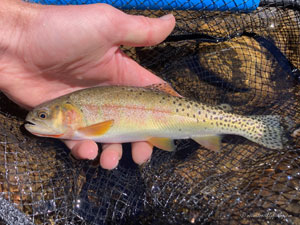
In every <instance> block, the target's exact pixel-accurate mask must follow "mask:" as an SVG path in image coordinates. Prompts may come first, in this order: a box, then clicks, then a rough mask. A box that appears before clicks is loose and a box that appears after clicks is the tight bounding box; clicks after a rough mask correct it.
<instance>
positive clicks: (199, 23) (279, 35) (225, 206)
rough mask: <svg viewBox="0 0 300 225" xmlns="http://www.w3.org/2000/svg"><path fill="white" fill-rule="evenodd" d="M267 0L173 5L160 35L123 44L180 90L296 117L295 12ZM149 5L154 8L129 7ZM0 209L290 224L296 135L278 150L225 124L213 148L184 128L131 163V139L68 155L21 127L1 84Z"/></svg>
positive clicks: (41, 217)
mask: <svg viewBox="0 0 300 225" xmlns="http://www.w3.org/2000/svg"><path fill="white" fill-rule="evenodd" d="M282 5H283V4H280V6H276V4H273V3H272V4H271V3H270V5H267V4H265V5H264V6H262V7H259V8H258V9H257V10H255V11H253V12H251V13H243V12H238V13H235V12H221V11H216V12H208V11H180V10H175V11H172V13H173V14H174V15H175V17H176V19H177V25H176V28H175V30H174V32H173V33H172V35H171V36H170V37H168V39H167V40H166V41H165V42H164V43H162V44H160V45H158V46H155V47H143V48H126V47H123V50H124V51H125V52H126V53H127V54H128V55H129V56H130V57H132V58H133V59H135V60H136V61H137V62H139V63H140V64H141V65H143V66H144V67H146V68H147V69H149V70H151V71H153V72H154V73H155V74H157V75H159V76H160V77H162V78H163V79H165V80H166V81H168V82H169V83H171V84H172V86H173V87H174V88H175V89H176V90H177V91H178V92H179V93H180V94H181V95H183V96H185V97H189V98H191V99H194V100H197V101H201V102H204V103H209V104H213V105H216V104H222V103H228V104H230V105H231V106H232V108H233V111H234V112H235V113H239V114H244V115H270V114H272V115H281V116H282V117H283V118H285V120H286V124H287V126H289V127H290V128H295V125H298V124H300V83H299V81H300V76H299V71H298V69H299V68H300V60H299V56H300V47H299V46H300V45H299V43H300V40H299V39H300V25H299V24H300V15H299V11H298V9H297V7H296V6H295V5H294V6H292V7H290V5H288V6H285V7H283V6H282ZM126 12H127V13H131V14H143V15H146V16H151V17H156V16H161V15H163V14H166V11H163V10H155V11H153V10H144V11H138V10H128V11H126ZM0 99H1V104H0V171H1V173H0V217H1V218H2V222H1V221H0V222H1V223H8V224H20V223H24V224H200V223H201V224H211V223H212V224H300V218H299V217H300V192H299V189H300V154H299V151H300V140H299V137H298V138H297V137H295V138H294V139H293V140H290V143H289V145H288V146H287V147H286V148H285V149H284V150H270V149H266V148H263V147H261V146H259V145H257V144H255V143H253V142H250V141H248V140H246V139H244V138H242V137H238V136H226V137H225V138H224V139H223V142H222V151H221V152H218V153H215V152H212V151H209V150H206V149H205V148H202V147H201V146H199V145H198V144H197V143H195V142H193V141H192V140H178V141H177V144H178V147H177V149H176V151H175V152H172V153H169V152H164V151H161V150H157V149H156V150H155V151H154V153H153V156H152V159H151V161H149V162H147V163H146V164H144V165H143V166H141V167H138V166H137V165H135V164H134V163H133V162H132V159H131V155H130V145H127V144H125V145H124V147H125V151H124V156H123V158H122V160H121V162H120V165H119V166H118V168H117V169H115V170H113V171H106V170H103V169H101V168H100V167H99V166H98V162H99V159H95V160H94V161H78V160H75V159H73V157H72V156H71V155H70V153H69V150H68V149H67V148H66V147H65V146H64V145H63V144H62V143H61V142H60V141H58V140H51V139H46V138H38V137H35V136H32V135H30V134H29V133H28V132H26V131H25V130H24V128H23V127H22V123H23V122H24V117H25V115H26V112H25V111H23V110H22V109H20V108H18V107H17V106H16V105H15V104H14V103H12V102H10V101H9V100H8V99H7V98H6V97H5V96H4V95H3V94H1V95H0Z"/></svg>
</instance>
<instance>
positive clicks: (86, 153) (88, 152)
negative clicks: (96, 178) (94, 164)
mask: <svg viewBox="0 0 300 225" xmlns="http://www.w3.org/2000/svg"><path fill="white" fill-rule="evenodd" d="M64 143H65V144H66V145H67V147H68V148H69V149H70V150H71V153H72V155H73V156H74V157H75V158H77V159H94V158H96V157H97V155H98V146H97V144H96V142H94V141H92V140H84V141H73V140H66V141H64Z"/></svg>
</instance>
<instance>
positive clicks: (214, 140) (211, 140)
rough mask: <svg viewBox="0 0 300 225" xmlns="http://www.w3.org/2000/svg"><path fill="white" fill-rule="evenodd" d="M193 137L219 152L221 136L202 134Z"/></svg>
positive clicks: (199, 142)
mask: <svg viewBox="0 0 300 225" xmlns="http://www.w3.org/2000/svg"><path fill="white" fill-rule="evenodd" d="M192 139H193V140H194V141H196V142H197V143H198V144H200V145H202V146H204V147H205V148H207V149H209V150H213V151H215V152H218V151H220V149H221V137H220V136H202V137H193V138H192Z"/></svg>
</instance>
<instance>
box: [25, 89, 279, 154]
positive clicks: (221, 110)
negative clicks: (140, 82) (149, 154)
mask: <svg viewBox="0 0 300 225" xmlns="http://www.w3.org/2000/svg"><path fill="white" fill-rule="evenodd" d="M230 108H231V107H228V105H225V104H223V105H220V106H210V105H206V104H202V103H200V102H196V101H192V100H188V99H186V98H184V97H182V96H180V95H179V94H178V93H177V92H176V91H174V90H173V89H172V88H171V86H169V85H168V84H159V85H151V86H147V87H127V86H102V87H93V88H87V89H82V90H79V91H76V92H73V93H70V94H67V95H64V96H61V97H59V98H56V99H54V100H51V101H48V102H46V103H43V104H41V105H39V106H37V107H36V108H34V109H33V110H32V111H30V112H29V113H28V115H27V117H26V123H25V128H26V129H27V130H28V131H29V132H31V133H32V134H34V135H37V136H42V137H52V138H60V139H71V140H84V139H92V140H94V141H96V142H100V143H125V142H136V141H147V142H149V143H151V144H152V145H153V146H156V147H157V148H160V149H163V150H167V151H172V150H174V148H175V145H174V142H173V140H174V139H189V138H191V139H193V140H195V141H196V142H197V143H199V144H200V145H202V146H204V147H205V148H207V149H210V150H213V151H219V150H220V148H221V138H222V135H225V134H231V135H239V136H242V137H245V138H246V139H248V140H250V141H252V142H255V143H257V144H259V145H262V146H264V147H267V148H270V149H282V148H283V144H284V142H283V140H284V138H283V137H284V131H283V127H282V126H281V117H280V116H278V115H257V116H243V115H238V114H234V113H232V112H231V110H230Z"/></svg>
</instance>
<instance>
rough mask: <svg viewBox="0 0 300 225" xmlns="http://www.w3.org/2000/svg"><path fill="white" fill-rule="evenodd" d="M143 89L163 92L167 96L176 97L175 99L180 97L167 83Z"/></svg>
mask: <svg viewBox="0 0 300 225" xmlns="http://www.w3.org/2000/svg"><path fill="white" fill-rule="evenodd" d="M145 88H150V89H152V90H156V91H162V92H165V93H167V94H169V95H172V96H176V97H182V96H181V95H180V94H178V92H177V91H175V90H174V89H173V88H172V87H171V85H170V84H168V83H161V84H152V85H149V86H146V87H145Z"/></svg>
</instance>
